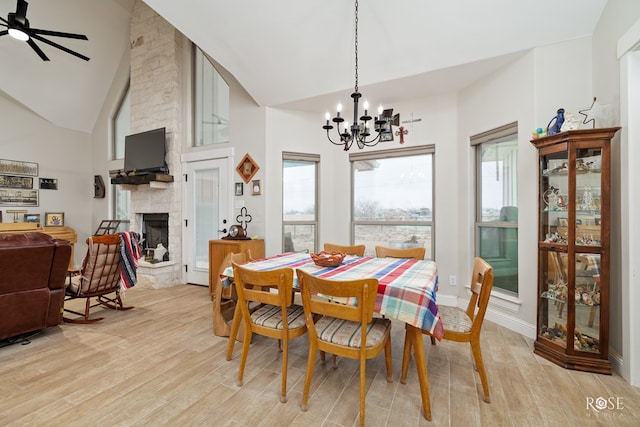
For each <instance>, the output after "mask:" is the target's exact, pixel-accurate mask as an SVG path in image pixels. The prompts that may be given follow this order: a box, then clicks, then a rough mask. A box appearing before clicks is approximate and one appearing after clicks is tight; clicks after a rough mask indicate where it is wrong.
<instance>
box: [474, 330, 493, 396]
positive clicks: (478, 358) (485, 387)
mask: <svg viewBox="0 0 640 427" xmlns="http://www.w3.org/2000/svg"><path fill="white" fill-rule="evenodd" d="M471 352H472V353H473V360H474V361H475V363H476V369H477V370H478V375H480V382H481V383H482V391H483V393H484V398H483V400H484V401H485V402H486V403H491V398H490V397H489V383H488V381H487V374H486V372H485V370H484V362H483V361H482V351H481V350H480V341H479V340H473V339H472V340H471Z"/></svg>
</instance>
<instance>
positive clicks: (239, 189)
mask: <svg viewBox="0 0 640 427" xmlns="http://www.w3.org/2000/svg"><path fill="white" fill-rule="evenodd" d="M243 193H244V184H243V183H241V182H236V196H242V194H243Z"/></svg>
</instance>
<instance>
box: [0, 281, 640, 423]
mask: <svg viewBox="0 0 640 427" xmlns="http://www.w3.org/2000/svg"><path fill="white" fill-rule="evenodd" d="M125 301H126V303H127V304H128V305H135V306H136V308H135V309H134V310H130V311H126V312H115V311H111V310H108V309H102V308H96V309H94V311H96V312H98V311H99V312H101V314H103V315H104V316H105V320H103V321H102V322H99V323H96V324H93V325H79V324H62V325H60V326H57V327H53V328H49V329H47V330H45V331H42V332H41V333H39V334H37V335H35V336H33V337H31V343H30V344H28V345H19V344H15V345H10V346H6V347H3V348H0V395H1V396H2V399H0V424H1V425H3V426H44V425H46V426H89V425H91V426H106V425H109V426H165V425H166V426H177V425H179V426H287V425H291V426H304V427H306V426H353V425H357V424H358V396H359V382H358V365H357V362H355V361H352V360H347V359H339V362H338V368H337V369H333V368H332V367H331V363H328V364H327V365H326V366H321V365H320V364H318V365H317V367H316V370H315V377H314V380H313V384H312V390H311V396H310V399H309V410H308V411H307V412H302V411H300V409H299V404H300V399H301V394H302V388H303V383H304V375H305V369H306V357H307V356H306V355H307V340H306V337H301V338H298V339H296V340H294V341H292V342H291V344H290V355H289V381H288V397H289V401H288V402H287V403H285V404H281V403H280V401H279V398H278V396H279V388H280V360H281V359H280V354H279V352H278V349H277V343H276V342H275V341H274V340H271V339H267V338H262V337H256V338H254V343H253V344H252V346H251V351H250V353H249V361H248V366H247V369H246V371H245V379H244V385H243V386H242V387H238V386H237V385H236V375H237V371H238V364H239V354H240V346H239V345H236V348H235V352H234V358H233V359H232V360H231V361H226V360H225V353H226V348H227V339H226V338H221V337H216V336H214V335H213V334H212V325H211V301H210V299H209V296H208V293H207V289H206V288H204V287H199V286H175V287H172V288H168V289H160V290H150V289H136V288H134V289H131V290H129V291H128V292H127V293H126V298H125ZM75 303H79V304H82V302H81V301H74V304H75ZM392 334H393V371H394V382H393V383H392V384H388V383H387V382H386V379H385V367H384V356H383V355H381V356H380V357H379V358H377V359H374V360H371V361H369V363H368V365H367V378H368V381H367V388H368V391H367V400H366V424H367V425H369V426H394V427H395V426H465V427H469V426H518V427H520V426H604V425H607V426H609V425H615V426H638V425H640V389H638V388H634V387H631V386H629V385H628V384H627V383H626V382H625V381H624V380H623V379H622V378H620V377H619V376H617V375H615V374H614V375H613V376H606V375H598V374H589V373H583V372H576V371H569V370H565V369H562V368H560V367H558V366H556V365H554V364H552V363H550V362H547V361H546V360H544V359H542V358H540V357H538V356H536V355H534V354H533V342H532V340H530V339H527V338H524V337H522V336H521V335H518V334H516V333H514V332H511V331H509V330H507V329H505V328H502V327H499V326H496V325H495V324H493V323H490V322H485V328H484V331H483V336H482V345H483V351H484V357H485V363H486V365H487V374H488V376H489V387H490V390H491V403H490V404H486V403H484V402H483V401H482V399H481V397H480V396H481V386H480V383H479V378H478V375H477V373H475V372H474V370H473V367H472V362H471V355H470V353H471V352H470V350H469V348H468V346H467V345H466V344H458V343H451V342H441V343H438V345H436V346H435V347H434V346H431V344H430V343H429V340H428V339H427V338H426V337H425V348H426V350H427V357H428V371H429V386H430V390H431V407H432V414H433V420H432V421H431V422H428V421H426V420H425V419H424V418H423V417H422V415H421V408H420V393H419V386H418V381H417V378H416V372H415V366H414V365H413V361H412V365H411V367H410V371H409V378H408V381H407V384H405V385H403V384H400V382H399V377H400V368H401V356H402V344H403V339H404V327H403V325H402V324H400V323H394V324H393V332H392ZM598 398H604V399H609V398H612V399H618V402H619V406H618V407H616V408H614V409H608V408H606V409H603V410H600V411H597V410H596V409H595V408H597V406H596V399H598ZM589 399H592V401H593V406H592V407H589V406H588V401H589Z"/></svg>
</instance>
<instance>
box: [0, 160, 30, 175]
mask: <svg viewBox="0 0 640 427" xmlns="http://www.w3.org/2000/svg"><path fill="white" fill-rule="evenodd" d="M0 173H6V174H14V175H27V176H38V164H37V163H31V162H21V161H18V160H5V159H0Z"/></svg>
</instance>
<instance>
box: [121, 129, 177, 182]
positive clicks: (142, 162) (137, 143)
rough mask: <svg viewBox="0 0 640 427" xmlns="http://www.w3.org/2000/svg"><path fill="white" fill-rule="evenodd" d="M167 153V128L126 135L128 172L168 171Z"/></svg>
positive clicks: (125, 160) (125, 148)
mask: <svg viewBox="0 0 640 427" xmlns="http://www.w3.org/2000/svg"><path fill="white" fill-rule="evenodd" d="M166 154H167V151H166V129H165V128H160V129H154V130H150V131H146V132H140V133H136V134H133V135H127V136H125V137H124V170H125V171H127V172H131V171H134V170H135V171H136V173H138V174H144V173H168V172H169V169H168V168H167V163H166V161H165V156H166Z"/></svg>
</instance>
